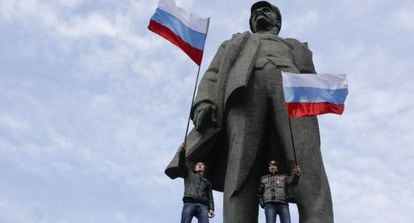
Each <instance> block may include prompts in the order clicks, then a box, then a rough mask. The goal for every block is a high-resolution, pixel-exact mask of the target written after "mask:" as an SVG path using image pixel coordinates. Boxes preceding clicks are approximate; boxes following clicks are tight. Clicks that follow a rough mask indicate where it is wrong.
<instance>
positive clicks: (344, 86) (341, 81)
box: [282, 72, 348, 117]
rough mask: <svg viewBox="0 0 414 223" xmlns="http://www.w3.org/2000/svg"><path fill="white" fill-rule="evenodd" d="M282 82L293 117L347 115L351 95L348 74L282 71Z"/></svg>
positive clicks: (290, 115)
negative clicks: (345, 107)
mask: <svg viewBox="0 0 414 223" xmlns="http://www.w3.org/2000/svg"><path fill="white" fill-rule="evenodd" d="M282 80H283V93H284V95H285V101H286V105H287V110H288V115H289V117H305V116H313V115H320V114H325V113H335V114H339V115H340V114H342V113H343V111H344V103H345V99H346V96H347V95H348V81H347V80H346V75H345V74H293V73H288V72H282Z"/></svg>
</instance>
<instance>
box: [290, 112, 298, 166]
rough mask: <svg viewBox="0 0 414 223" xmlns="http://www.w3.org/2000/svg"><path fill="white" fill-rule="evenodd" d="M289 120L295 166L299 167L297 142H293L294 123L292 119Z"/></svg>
mask: <svg viewBox="0 0 414 223" xmlns="http://www.w3.org/2000/svg"><path fill="white" fill-rule="evenodd" d="M288 119H289V129H290V138H291V139H292V146H293V157H294V158H295V165H298V160H297V159H296V149H295V142H294V140H293V131H292V123H291V121H290V117H288Z"/></svg>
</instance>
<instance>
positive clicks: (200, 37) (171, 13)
mask: <svg viewBox="0 0 414 223" xmlns="http://www.w3.org/2000/svg"><path fill="white" fill-rule="evenodd" d="M209 20H210V18H200V17H198V16H197V15H194V14H192V13H189V12H187V11H185V10H184V9H182V8H179V7H177V5H176V4H175V1H174V0H160V1H159V3H158V8H157V9H156V11H155V14H154V15H153V16H152V17H151V20H150V23H149V25H148V29H149V30H151V31H153V32H154V33H157V34H158V35H160V36H162V37H164V38H165V39H167V40H168V41H170V42H171V43H173V44H174V45H176V46H178V47H179V48H181V49H182V50H183V51H184V52H185V53H186V54H187V55H188V56H189V57H190V58H191V59H192V60H193V61H194V62H195V63H196V64H198V65H199V66H200V64H201V60H202V58H203V50H204V43H205V41H206V37H207V29H208V24H209Z"/></svg>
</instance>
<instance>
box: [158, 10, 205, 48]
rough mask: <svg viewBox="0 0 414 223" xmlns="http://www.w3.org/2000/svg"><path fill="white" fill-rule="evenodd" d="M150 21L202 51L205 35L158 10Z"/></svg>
mask: <svg viewBox="0 0 414 223" xmlns="http://www.w3.org/2000/svg"><path fill="white" fill-rule="evenodd" d="M151 19H152V20H154V21H156V22H158V23H159V24H162V25H164V26H165V27H167V28H168V29H170V30H171V31H173V32H174V33H175V34H176V35H177V36H179V37H181V38H182V39H183V40H184V41H185V42H187V43H188V44H190V45H191V46H193V47H194V48H197V49H199V50H203V47H204V41H205V40H206V36H207V35H206V34H205V33H200V32H197V31H194V30H192V29H191V28H189V27H188V26H186V25H185V24H184V23H183V22H181V21H180V20H179V19H177V18H176V17H174V16H173V15H171V14H169V13H168V12H166V11H164V10H162V9H159V8H157V10H156V11H155V14H154V15H153V16H152V18H151Z"/></svg>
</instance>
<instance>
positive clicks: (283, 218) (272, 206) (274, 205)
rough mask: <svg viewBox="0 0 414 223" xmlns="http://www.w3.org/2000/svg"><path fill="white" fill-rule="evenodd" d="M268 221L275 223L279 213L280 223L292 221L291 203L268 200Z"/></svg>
mask: <svg viewBox="0 0 414 223" xmlns="http://www.w3.org/2000/svg"><path fill="white" fill-rule="evenodd" d="M264 209H265V215H266V223H275V222H276V215H279V218H280V223H290V213H289V204H287V203H286V204H284V203H279V202H268V203H265V205H264Z"/></svg>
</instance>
